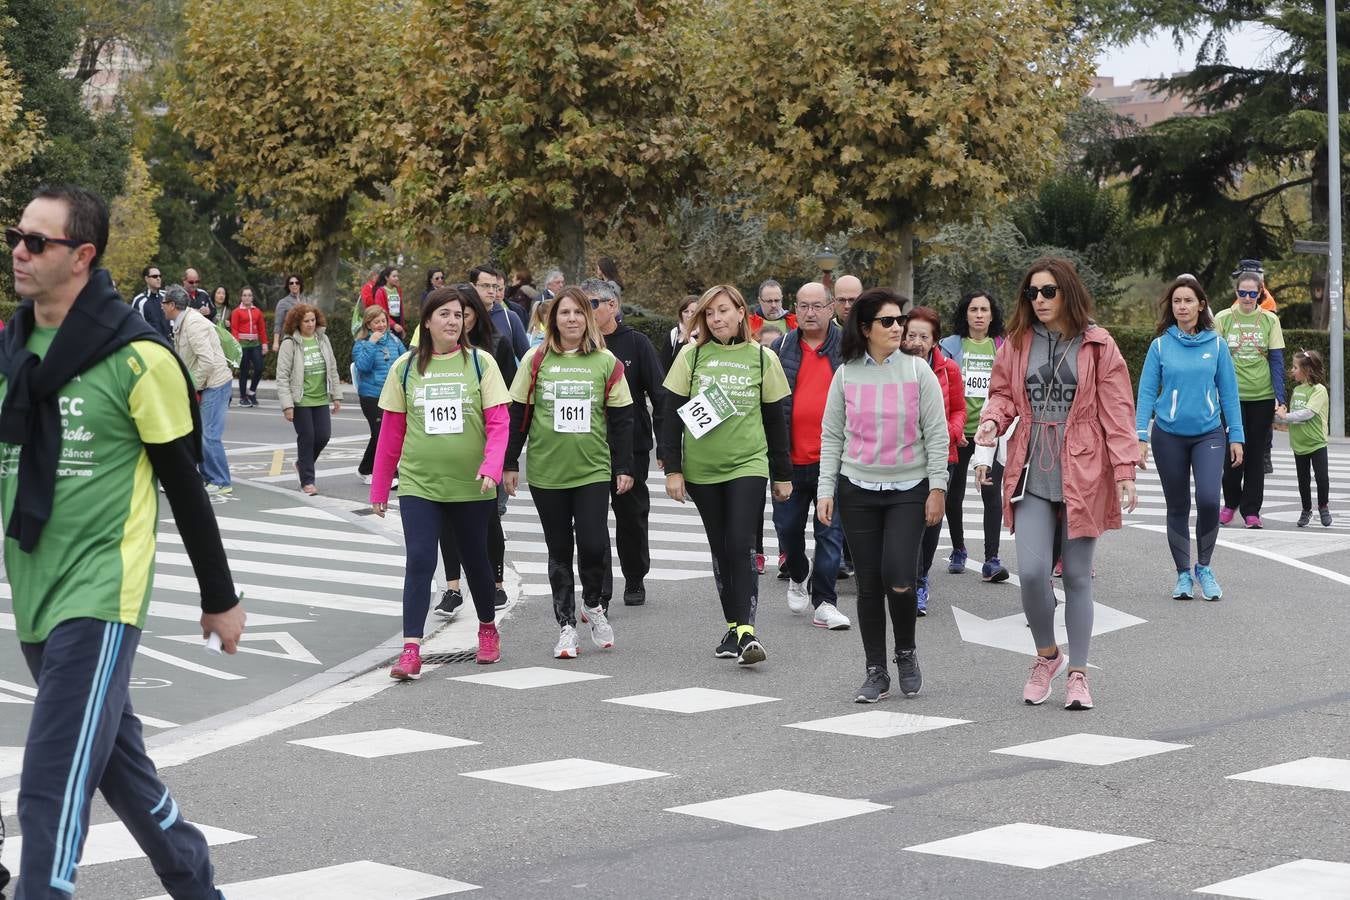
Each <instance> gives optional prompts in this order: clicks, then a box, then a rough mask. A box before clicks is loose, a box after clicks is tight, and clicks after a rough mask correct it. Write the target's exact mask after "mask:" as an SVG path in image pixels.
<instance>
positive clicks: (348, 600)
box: [155, 575, 403, 617]
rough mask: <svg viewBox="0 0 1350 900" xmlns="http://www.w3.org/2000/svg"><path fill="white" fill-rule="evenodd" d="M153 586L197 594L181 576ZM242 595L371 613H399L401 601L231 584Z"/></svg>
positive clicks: (157, 578)
mask: <svg viewBox="0 0 1350 900" xmlns="http://www.w3.org/2000/svg"><path fill="white" fill-rule="evenodd" d="M155 587H156V588H162V589H164V590H166V591H180V592H182V593H187V594H195V595H198V596H200V593H201V591H200V589H199V588H198V586H197V579H196V578H192V577H187V576H183V575H156V576H155ZM235 587H236V588H238V589H239V590H240V591H243V593H244V596H245V597H246V598H247V599H248V600H249V602H250V603H251V602H253V601H255V600H265V601H267V602H269V603H285V604H289V605H293V606H307V607H310V608H312V609H322V610H330V611H337V612H354V613H367V614H369V615H372V616H394V617H398V616H402V615H403V604H402V603H399V602H392V598H391V600H367V599H365V598H364V597H350V596H347V595H345V594H330V593H327V592H319V591H302V590H296V589H293V588H284V589H277V588H274V587H270V586H267V585H261V584H241V583H239V582H236V583H235Z"/></svg>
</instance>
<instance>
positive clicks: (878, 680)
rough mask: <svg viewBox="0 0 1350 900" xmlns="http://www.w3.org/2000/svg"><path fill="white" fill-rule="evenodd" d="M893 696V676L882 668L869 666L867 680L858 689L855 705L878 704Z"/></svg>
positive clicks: (854, 699)
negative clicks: (879, 701)
mask: <svg viewBox="0 0 1350 900" xmlns="http://www.w3.org/2000/svg"><path fill="white" fill-rule="evenodd" d="M890 695H891V676H890V675H889V674H888V673H887V672H886V670H885V669H883V668H882V667H881V666H868V667H867V679H866V680H865V681H864V682H863V683H862V687H860V688H858V696H857V697H855V698H853V702H854V703H876V702H877V701H878V700H885V699H886V698H887V697H889V696H890Z"/></svg>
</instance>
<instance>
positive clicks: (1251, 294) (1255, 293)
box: [10, 244, 1261, 300]
mask: <svg viewBox="0 0 1350 900" xmlns="http://www.w3.org/2000/svg"><path fill="white" fill-rule="evenodd" d="M10 246H11V247H12V246H14V245H13V244H11V245H10ZM1237 295H1238V296H1239V297H1246V298H1249V299H1251V300H1255V299H1256V298H1257V297H1260V296H1261V292H1260V291H1238V292H1237Z"/></svg>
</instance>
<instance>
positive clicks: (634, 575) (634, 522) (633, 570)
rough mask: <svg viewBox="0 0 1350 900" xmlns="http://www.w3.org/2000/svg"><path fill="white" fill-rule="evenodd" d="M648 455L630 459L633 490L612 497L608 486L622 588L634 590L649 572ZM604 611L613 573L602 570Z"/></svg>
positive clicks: (650, 508) (612, 485) (601, 593)
mask: <svg viewBox="0 0 1350 900" xmlns="http://www.w3.org/2000/svg"><path fill="white" fill-rule="evenodd" d="M649 459H650V457H649V455H648V454H646V453H643V454H641V455H639V456H634V457H633V468H632V475H633V486H632V487H631V488H630V489H629V490H628V493H626V494H616V493H614V492H615V490H616V489H617V486H616V485H615V484H614V480H613V479H611V480H610V482H609V503H610V506H611V507H613V509H614V526H615V527H614V545H615V548H616V549H617V550H618V553H619V569H620V571H622V572H623V580H624V582H625V585H626V586H629V587H637V586H638V585H640V584H642V579H644V578H646V577H647V573H648V572H649V571H651V567H652V560H651V550H650V548H649V544H648V540H647V521H648V516H649V515H650V513H651V511H652V497H651V493H650V492H649V491H648V490H647V465H648V462H649ZM600 596H601V597H602V598H604V601H605V609H609V600H610V598H611V597H613V596H614V571H613V569H611V568H609V567H606V568H605V582H604V587H602V588H601V589H600Z"/></svg>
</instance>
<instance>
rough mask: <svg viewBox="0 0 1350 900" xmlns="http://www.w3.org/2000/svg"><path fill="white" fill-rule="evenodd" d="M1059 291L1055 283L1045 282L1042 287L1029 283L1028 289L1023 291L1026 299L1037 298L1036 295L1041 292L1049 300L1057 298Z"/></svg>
mask: <svg viewBox="0 0 1350 900" xmlns="http://www.w3.org/2000/svg"><path fill="white" fill-rule="evenodd" d="M1058 293H1059V288H1058V287H1056V286H1055V285H1053V284H1043V285H1041V286H1040V287H1036V286H1035V285H1034V284H1029V285H1027V286H1026V289H1025V290H1023V291H1022V297H1023V299H1025V300H1035V299H1036V295H1037V294H1040V295H1041V296H1042V297H1044V298H1045V299H1047V300H1053V299H1055V295H1056V294H1058Z"/></svg>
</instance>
